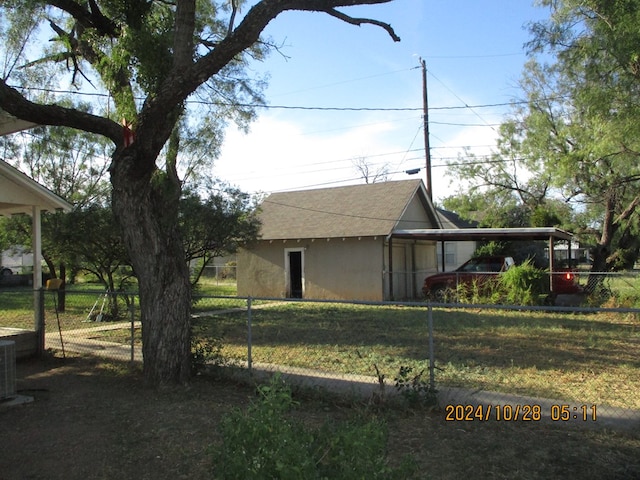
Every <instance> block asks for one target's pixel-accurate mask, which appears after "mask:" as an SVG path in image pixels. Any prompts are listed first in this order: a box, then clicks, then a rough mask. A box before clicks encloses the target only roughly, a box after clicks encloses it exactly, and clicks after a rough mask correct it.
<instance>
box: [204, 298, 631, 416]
mask: <svg viewBox="0 0 640 480" xmlns="http://www.w3.org/2000/svg"><path fill="white" fill-rule="evenodd" d="M433 315H434V350H435V364H436V367H437V369H436V372H435V378H436V383H437V385H439V386H448V387H464V388H470V389H483V390H489V391H498V392H504V393H513V394H522V395H530V396H537V397H543V398H551V399H558V400H565V401H575V402H588V403H593V404H598V405H608V406H614V407H621V408H632V409H638V410H640V398H639V397H638V395H637V392H638V391H640V323H639V322H638V320H637V319H636V318H635V317H633V316H628V315H625V314H589V315H586V314H583V315H577V314H565V313H554V314H552V313H537V312H506V311H493V310H462V309H447V310H445V309H441V310H434V314H433ZM200 322H205V323H207V324H208V325H209V327H210V329H211V332H212V335H214V336H216V337H219V338H220V339H221V340H222V344H223V345H224V347H223V350H222V353H223V355H225V356H227V357H230V358H234V359H237V360H246V356H247V344H246V335H247V328H246V314H245V313H233V314H227V315H223V316H214V317H211V318H210V319H209V320H206V319H201V320H200ZM428 342H429V338H428V331H427V324H426V310H425V309H424V308H409V307H393V306H388V307H387V306H385V307H380V306H362V305H340V304H307V303H304V304H303V303H276V304H271V305H269V306H264V307H258V308H256V309H254V310H253V312H252V358H253V361H254V362H263V363H269V364H276V365H288V366H295V367H301V368H309V369H312V370H315V371H318V370H320V371H326V372H338V373H350V374H361V375H367V376H375V374H376V367H377V369H378V370H379V371H380V373H382V374H384V375H385V377H386V378H388V379H393V378H394V377H395V376H397V374H398V372H399V369H400V367H402V366H410V367H412V368H413V369H414V371H415V372H419V371H421V370H423V369H425V368H427V367H428Z"/></svg>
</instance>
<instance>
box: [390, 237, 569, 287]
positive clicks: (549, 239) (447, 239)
mask: <svg viewBox="0 0 640 480" xmlns="http://www.w3.org/2000/svg"><path fill="white" fill-rule="evenodd" d="M395 238H397V239H403V240H431V241H435V242H441V245H442V249H443V252H442V258H444V242H455V241H476V242H489V241H491V240H494V241H532V240H546V241H547V242H548V244H549V271H550V272H553V271H554V266H555V260H554V255H553V251H554V245H555V243H556V242H557V241H566V242H567V243H568V257H569V259H571V239H572V238H573V234H571V233H569V232H567V231H565V230H561V229H559V228H555V227H535V228H453V229H439V230H438V229H408V230H394V231H393V232H392V233H391V235H389V238H388V247H389V272H390V273H393V239H395ZM442 268H443V271H444V265H443V266H442ZM389 279H390V282H389V293H390V294H391V295H392V293H393V275H389ZM549 283H550V285H549V286H550V289H551V292H552V293H553V282H552V281H551V277H549ZM390 298H392V297H390Z"/></svg>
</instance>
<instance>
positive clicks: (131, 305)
mask: <svg viewBox="0 0 640 480" xmlns="http://www.w3.org/2000/svg"><path fill="white" fill-rule="evenodd" d="M135 302H136V297H135V296H133V295H131V302H129V317H130V319H131V363H133V362H134V360H135V341H134V335H135V331H136V329H135V326H134V320H135V310H136V306H135Z"/></svg>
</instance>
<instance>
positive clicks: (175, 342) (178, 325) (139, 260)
mask: <svg viewBox="0 0 640 480" xmlns="http://www.w3.org/2000/svg"><path fill="white" fill-rule="evenodd" d="M130 153H132V152H130ZM125 155H126V154H125ZM132 165H135V162H133V158H126V159H123V158H119V159H117V161H116V159H115V158H114V163H113V166H112V170H111V181H112V184H113V194H112V201H113V210H114V213H115V214H116V218H117V219H118V223H119V224H120V226H121V228H122V233H123V238H124V241H125V244H126V246H127V249H128V251H129V255H130V256H131V262H132V264H133V268H134V270H135V273H136V276H137V278H138V288H139V292H140V307H141V314H142V317H141V319H142V352H143V357H144V376H145V380H146V381H147V382H148V383H150V384H152V385H163V384H176V383H185V382H186V381H187V380H188V379H189V375H190V371H191V358H190V355H191V339H190V314H191V311H190V310H191V289H190V284H189V275H188V269H187V265H186V262H185V258H184V250H183V245H182V239H181V237H180V233H179V230H178V201H179V198H180V186H179V184H178V183H177V182H176V181H175V179H171V178H169V176H167V175H166V174H165V173H163V172H162V171H160V170H153V171H152V172H151V173H147V174H141V173H140V172H136V171H134V167H132Z"/></svg>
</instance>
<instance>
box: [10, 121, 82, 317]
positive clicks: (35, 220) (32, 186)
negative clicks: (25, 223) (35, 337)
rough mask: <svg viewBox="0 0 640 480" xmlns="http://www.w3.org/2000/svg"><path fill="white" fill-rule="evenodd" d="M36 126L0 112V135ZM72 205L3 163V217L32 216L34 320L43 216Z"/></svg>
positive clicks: (38, 290) (37, 315) (40, 276)
mask: <svg viewBox="0 0 640 480" xmlns="http://www.w3.org/2000/svg"><path fill="white" fill-rule="evenodd" d="M34 126H35V125H34V124H32V123H28V122H24V121H22V120H19V119H17V118H15V117H12V116H11V115H9V114H7V113H6V112H4V111H3V110H0V136H4V135H9V134H11V133H15V132H18V131H20V130H25V129H28V128H32V127H34ZM71 208H72V206H71V204H69V203H68V202H66V201H65V200H64V199H62V198H60V197H59V196H58V195H56V194H55V193H53V192H52V191H50V190H48V189H47V188H45V187H43V186H42V185H40V184H39V183H38V182H36V181H35V180H33V179H32V178H30V177H28V176H27V175H25V174H24V173H22V172H21V171H19V170H17V169H16V168H14V167H12V166H11V165H9V164H8V163H7V162H5V161H4V160H0V215H4V216H10V215H16V214H27V215H30V216H31V221H32V227H33V228H32V236H31V243H32V245H31V247H32V251H33V289H34V311H35V313H34V316H35V317H34V318H35V322H36V329H37V328H38V326H37V322H38V319H39V318H40V314H39V312H40V309H41V305H40V298H41V296H40V290H41V288H42V240H41V234H42V228H41V214H42V212H47V211H56V210H63V211H67V212H68V211H70V210H71Z"/></svg>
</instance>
